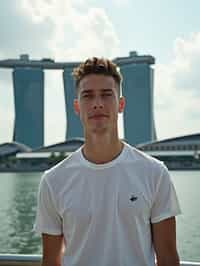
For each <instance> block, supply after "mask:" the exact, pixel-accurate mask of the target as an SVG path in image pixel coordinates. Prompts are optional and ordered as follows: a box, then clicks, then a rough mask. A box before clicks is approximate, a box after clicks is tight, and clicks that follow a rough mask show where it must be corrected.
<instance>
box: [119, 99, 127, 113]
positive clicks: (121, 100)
mask: <svg viewBox="0 0 200 266" xmlns="http://www.w3.org/2000/svg"><path fill="white" fill-rule="evenodd" d="M124 107H125V98H124V96H121V97H120V98H119V109H118V112H119V113H122V112H123V111H124Z"/></svg>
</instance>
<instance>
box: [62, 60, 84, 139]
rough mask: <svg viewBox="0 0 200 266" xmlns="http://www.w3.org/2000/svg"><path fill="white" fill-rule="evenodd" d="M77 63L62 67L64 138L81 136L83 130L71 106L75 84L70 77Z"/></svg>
mask: <svg viewBox="0 0 200 266" xmlns="http://www.w3.org/2000/svg"><path fill="white" fill-rule="evenodd" d="M77 65H78V64H69V66H67V67H65V68H64V71H63V81H64V95H65V109H66V120H67V126H66V140H67V139H71V138H76V137H83V130H82V126H81V123H80V119H79V117H78V116H77V115H76V114H75V112H74V108H73V100H74V96H75V90H74V88H75V84H74V80H73V77H72V71H73V68H74V67H76V66H77Z"/></svg>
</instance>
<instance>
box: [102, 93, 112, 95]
mask: <svg viewBox="0 0 200 266" xmlns="http://www.w3.org/2000/svg"><path fill="white" fill-rule="evenodd" d="M102 96H112V93H103V94H102Z"/></svg>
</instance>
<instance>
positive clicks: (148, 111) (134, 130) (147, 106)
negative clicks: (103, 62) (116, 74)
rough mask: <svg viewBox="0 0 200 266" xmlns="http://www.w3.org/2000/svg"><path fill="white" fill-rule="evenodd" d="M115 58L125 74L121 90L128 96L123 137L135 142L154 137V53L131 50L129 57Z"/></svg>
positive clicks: (131, 142) (132, 142)
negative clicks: (140, 54) (140, 53)
mask: <svg viewBox="0 0 200 266" xmlns="http://www.w3.org/2000/svg"><path fill="white" fill-rule="evenodd" d="M114 61H115V62H116V63H117V64H118V65H119V66H120V72H121V73H122V75H123V83H122V92H123V95H124V96H125V99H126V106H125V110H124V114H123V117H124V138H125V139H126V140H127V141H128V142H129V143H130V144H132V145H136V144H139V143H144V142H147V141H153V140H155V139H156V130H155V121H154V102H153V96H154V95H153V78H154V69H153V68H152V67H151V65H152V64H154V63H155V59H154V57H152V56H139V55H138V54H137V53H136V52H130V55H129V57H120V58H116V59H115V60H114Z"/></svg>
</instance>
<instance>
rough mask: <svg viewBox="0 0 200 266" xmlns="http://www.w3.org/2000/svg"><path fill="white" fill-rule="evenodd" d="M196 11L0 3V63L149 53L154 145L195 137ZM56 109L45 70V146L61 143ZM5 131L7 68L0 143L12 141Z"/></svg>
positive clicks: (119, 3) (57, 80)
mask: <svg viewBox="0 0 200 266" xmlns="http://www.w3.org/2000/svg"><path fill="white" fill-rule="evenodd" d="M199 10H200V1H198V0H190V1H184V2H183V1H182V0H169V1H164V0H160V1H159V0H154V1H146V0H140V1H135V0H109V1H108V0H101V1H96V0H34V1H31V0H20V1H16V0H6V1H0V60H3V59H8V58H19V56H20V54H29V57H30V59H38V60H40V59H42V58H52V59H54V60H55V61H62V62H68V61H81V60H84V59H86V58H87V57H91V56H103V57H108V58H110V59H113V58H115V57H120V56H128V55H129V52H130V51H137V52H138V54H139V55H152V56H154V57H155V59H156V63H155V65H154V70H155V71H154V115H155V125H156V131H157V137H158V139H164V138H170V137H175V136H182V135H187V134H193V133H200V122H199V121H200V74H199V66H200V16H199ZM64 105H65V103H64V90H63V82H62V73H61V71H55V70H54V71H52V70H48V71H45V144H46V145H50V144H53V143H56V142H61V141H64V139H65V128H66V117H65V106H64ZM120 121H121V120H120ZM13 125H14V100H13V85H12V70H11V69H2V68H1V69H0V143H4V142H10V141H12V135H13ZM119 130H120V136H121V137H123V129H122V126H121V122H120V123H119Z"/></svg>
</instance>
